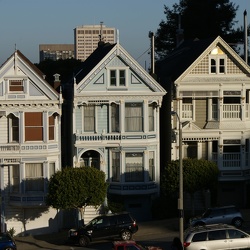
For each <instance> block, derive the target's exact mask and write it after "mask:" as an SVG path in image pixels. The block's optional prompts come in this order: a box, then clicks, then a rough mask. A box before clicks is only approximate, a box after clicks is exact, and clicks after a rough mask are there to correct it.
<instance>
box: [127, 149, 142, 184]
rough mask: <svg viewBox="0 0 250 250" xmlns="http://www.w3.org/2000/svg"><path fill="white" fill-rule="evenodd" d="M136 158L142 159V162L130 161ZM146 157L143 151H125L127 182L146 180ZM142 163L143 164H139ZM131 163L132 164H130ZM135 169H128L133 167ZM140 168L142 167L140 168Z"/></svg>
mask: <svg viewBox="0 0 250 250" xmlns="http://www.w3.org/2000/svg"><path fill="white" fill-rule="evenodd" d="M132 158H134V159H135V160H136V158H137V160H138V159H140V162H137V163H136V162H134V163H132V162H130V161H131V160H129V159H132ZM144 158H145V155H144V153H143V152H125V172H124V173H125V174H124V176H125V182H144V181H145V177H144V172H145V167H144ZM139 163H141V164H139ZM129 165H131V166H129ZM130 167H131V169H132V170H133V169H134V171H128V170H131V169H128V168H130ZM138 168H141V169H139V170H138Z"/></svg>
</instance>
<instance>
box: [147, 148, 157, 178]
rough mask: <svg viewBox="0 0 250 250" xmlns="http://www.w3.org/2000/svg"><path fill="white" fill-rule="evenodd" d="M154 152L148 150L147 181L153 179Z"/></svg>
mask: <svg viewBox="0 0 250 250" xmlns="http://www.w3.org/2000/svg"><path fill="white" fill-rule="evenodd" d="M154 158H155V157H154V152H153V151H150V152H149V163H148V165H149V167H148V178H149V181H154V180H155V159H154Z"/></svg>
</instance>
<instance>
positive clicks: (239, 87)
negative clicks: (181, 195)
mask: <svg viewBox="0 0 250 250" xmlns="http://www.w3.org/2000/svg"><path fill="white" fill-rule="evenodd" d="M156 73H157V75H158V79H159V82H160V84H161V85H162V86H164V88H165V89H166V90H167V91H168V93H167V96H166V97H167V98H166V99H165V100H164V102H163V107H162V111H163V110H164V111H163V112H162V116H163V117H162V120H161V122H162V123H161V125H162V130H161V132H163V133H162V134H161V135H162V142H161V146H162V158H161V159H162V163H163V164H164V162H167V161H169V160H176V159H178V158H179V144H178V141H179V140H178V134H179V122H181V128H182V145H181V147H182V153H183V158H198V159H206V160H210V161H214V162H216V163H217V165H218V168H219V177H218V180H219V187H218V205H226V204H235V205H238V206H240V207H246V206H249V205H250V200H249V198H247V197H249V194H250V189H249V187H250V185H249V184H250V163H249V162H250V161H249V157H250V154H249V148H250V143H249V142H250V104H249V103H250V102H249V99H250V95H249V93H250V67H249V66H248V65H247V63H246V62H245V61H244V60H243V59H242V58H241V57H240V56H239V55H238V54H237V53H236V52H235V51H234V50H233V49H232V48H231V47H230V46H229V44H227V43H226V42H225V41H224V40H223V39H222V38H221V37H217V38H215V39H214V38H213V39H205V40H198V39H195V40H193V41H183V42H182V43H181V44H180V45H179V46H178V47H177V48H176V49H175V50H174V51H173V52H172V53H171V54H170V55H169V56H168V57H166V58H165V59H163V60H162V61H159V62H157V64H156ZM171 113H172V114H173V113H175V114H176V115H175V116H173V117H171ZM170 121H171V122H170ZM164 130H165V131H164ZM175 135H176V138H175ZM165 142H167V143H166V144H165ZM184 191H185V187H184Z"/></svg>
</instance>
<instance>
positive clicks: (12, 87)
mask: <svg viewBox="0 0 250 250" xmlns="http://www.w3.org/2000/svg"><path fill="white" fill-rule="evenodd" d="M9 91H10V92H12V91H13V92H17V91H22V92H23V91H24V88H23V80H10V81H9Z"/></svg>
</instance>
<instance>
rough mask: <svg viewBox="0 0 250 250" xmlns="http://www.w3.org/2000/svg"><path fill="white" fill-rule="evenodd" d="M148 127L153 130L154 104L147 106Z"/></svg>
mask: <svg viewBox="0 0 250 250" xmlns="http://www.w3.org/2000/svg"><path fill="white" fill-rule="evenodd" d="M148 129H149V131H154V104H150V105H149V106H148Z"/></svg>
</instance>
